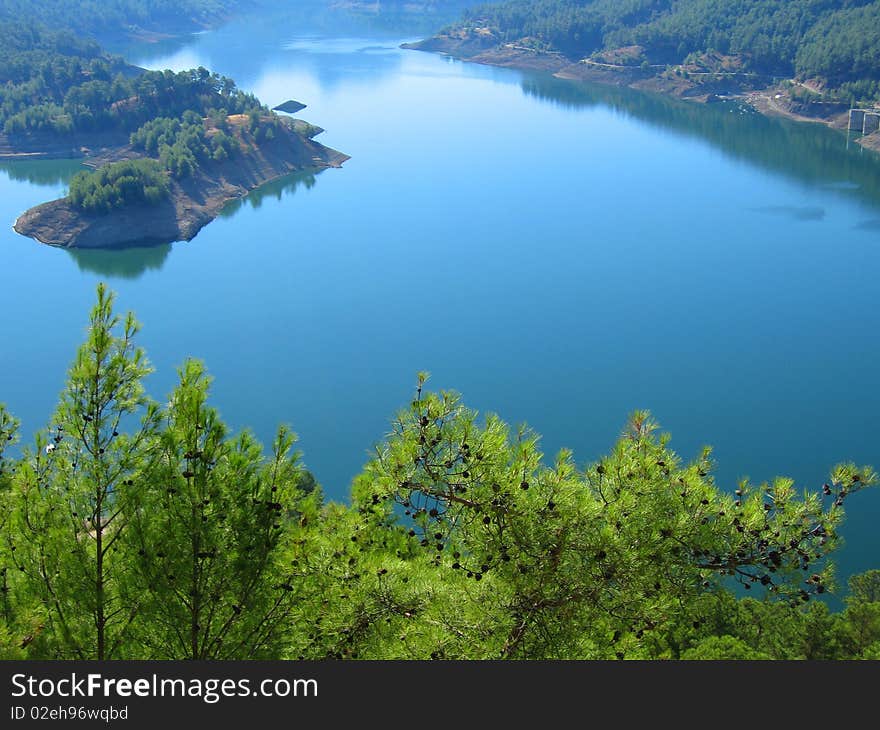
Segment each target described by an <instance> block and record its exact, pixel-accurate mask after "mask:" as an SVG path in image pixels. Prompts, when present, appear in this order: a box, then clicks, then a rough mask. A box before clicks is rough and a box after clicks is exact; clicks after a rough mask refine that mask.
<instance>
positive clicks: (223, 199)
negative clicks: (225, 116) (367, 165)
mask: <svg viewBox="0 0 880 730" xmlns="http://www.w3.org/2000/svg"><path fill="white" fill-rule="evenodd" d="M281 129H282V130H283V132H282V133H280V134H278V135H277V136H276V137H275V138H274V139H273V140H271V141H268V142H265V143H263V144H261V145H259V146H253V147H250V148H248V149H244V150H242V151H241V152H240V153H238V154H236V155H235V156H234V157H233V158H232V159H229V160H226V161H224V162H209V163H207V164H205V165H204V166H202V167H200V168H199V169H198V170H197V171H196V173H195V174H194V175H192V176H191V177H188V178H185V179H183V180H173V179H172V180H171V181H170V184H171V192H170V194H169V196H168V197H167V198H166V199H165V200H163V201H162V202H160V203H159V204H158V205H145V204H144V205H132V206H126V207H123V208H118V209H116V210H113V211H111V212H110V213H107V214H100V215H99V214H88V213H84V212H82V211H80V210H78V209H76V208H74V206H73V205H72V204H71V203H70V201H69V200H68V199H67V198H61V199H59V200H53V201H51V202H48V203H43V204H42V205H38V206H36V207H34V208H31V209H30V210H28V211H27V212H25V213H23V214H22V215H21V216H20V217H19V218H18V220H16V221H15V224H14V226H13V228H14V229H15V231H16V232H17V233H20V234H21V235H23V236H29V237H31V238H34V239H36V240H37V241H40V242H41V243H45V244H48V245H51V246H61V247H65V248H73V247H76V248H123V247H129V246H138V245H141V246H142V245H155V244H160V243H170V242H173V241H189V240H191V239H192V238H194V237H195V235H196V234H197V233H198V232H199V231H200V230H201V229H202V228H203V227H204V226H205V225H207V224H208V223H210V222H211V221H212V220H214V218H216V217H217V216H218V215H219V213H220V211H221V210H222V209H223V208H224V206H225V205H227V204H228V203H229V202H230V201H233V200H236V199H238V198H241V197H244V196H245V195H247V194H248V193H249V192H251V191H252V190H256V189H257V188H259V187H260V186H262V185H265V184H266V183H269V182H272V181H274V180H277V179H279V178H281V177H284V176H286V175H289V174H291V173H293V172H298V171H301V170H307V169H315V170H320V169H325V168H328V167H341V166H342V164H343V163H344V162H345V161H346V160H348V159H349V156H348V155H345V154H343V153H341V152H338V151H337V150H334V149H331V148H329V147H325V146H324V145H322V144H320V143H318V142H315V141H314V140H312V139H309V138H308V137H305V136H302V135H300V134H297V132H296V131H294V128H293V126H292V125H291V126H282V127H281ZM139 156H141V155H139V154H138V153H137V152H136V151H135V150H133V149H132V148H131V147H130V146H127V145H126V146H124V147H121V148H115V149H109V150H107V149H105V150H103V151H102V152H101V153H100V154H98V155H97V156H95V157H92V158H90V159H87V160H86V163H85V164H88V165H90V166H94V167H98V166H101V165H103V164H107V163H110V162H116V161H119V160H124V159H133V158H136V157H139Z"/></svg>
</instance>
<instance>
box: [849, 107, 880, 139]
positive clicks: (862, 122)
mask: <svg viewBox="0 0 880 730" xmlns="http://www.w3.org/2000/svg"><path fill="white" fill-rule="evenodd" d="M878 129H880V109H850V110H849V128H848V131H850V132H852V131H853V130H855V131H857V132H861V133H862V134H871V133H872V132H876V131H877V130H878Z"/></svg>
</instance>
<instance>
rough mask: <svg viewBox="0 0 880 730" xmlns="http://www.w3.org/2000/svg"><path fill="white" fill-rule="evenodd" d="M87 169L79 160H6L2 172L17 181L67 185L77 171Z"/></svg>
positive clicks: (45, 184)
mask: <svg viewBox="0 0 880 730" xmlns="http://www.w3.org/2000/svg"><path fill="white" fill-rule="evenodd" d="M83 169H85V168H84V167H83V165H82V163H81V162H80V161H79V160H4V161H2V162H0V173H2V174H5V175H6V176H7V177H8V178H9V179H10V180H14V181H15V182H28V183H31V184H33V185H43V186H52V187H54V186H56V185H66V184H67V183H69V182H70V178H72V177H73V176H74V175H75V174H76V173H78V172H80V171H81V170H83Z"/></svg>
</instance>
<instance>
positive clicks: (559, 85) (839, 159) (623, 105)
mask: <svg viewBox="0 0 880 730" xmlns="http://www.w3.org/2000/svg"><path fill="white" fill-rule="evenodd" d="M522 90H523V93H525V94H526V95H528V96H531V97H535V98H537V99H541V100H542V101H548V102H552V103H554V104H558V105H561V106H563V107H566V108H572V109H581V108H586V107H592V106H599V105H602V106H607V107H610V108H612V109H614V110H615V111H617V112H619V113H622V114H624V115H627V116H631V117H633V118H635V119H638V120H639V121H644V122H648V123H649V124H651V125H653V126H655V127H659V128H662V129H668V130H671V131H674V132H676V133H678V134H682V135H686V136H689V137H695V138H698V139H702V140H705V141H707V142H710V143H711V144H712V145H714V146H716V147H717V148H719V149H720V150H722V151H723V152H724V153H725V154H727V155H728V156H730V157H732V158H734V159H740V160H743V161H745V162H748V163H750V164H752V165H756V166H758V167H761V168H764V169H766V170H770V171H772V172H774V173H778V174H782V175H785V176H786V177H789V178H793V179H795V180H797V181H799V182H801V183H804V184H807V185H810V186H816V187H823V188H826V189H833V190H835V191H837V192H839V193H840V194H842V195H847V196H852V197H856V198H858V199H861V200H862V201H863V202H865V203H869V204H870V205H872V206H876V207H880V155H877V154H875V153H874V152H871V151H870V150H866V149H863V148H862V147H860V146H859V145H856V144H853V143H850V144H849V145H847V138H846V135H845V134H844V133H841V132H839V131H836V130H833V129H830V128H828V127H826V126H825V125H822V124H804V123H802V122H793V121H790V120H787V119H781V118H776V117H773V118H771V117H766V116H764V115H762V114H759V113H758V112H756V111H755V110H753V109H752V108H751V107H748V106H746V105H744V104H741V103H738V102H732V101H731V102H718V103H714V104H698V103H694V102H688V101H681V100H678V99H673V98H670V97H668V96H662V95H659V94H651V93H645V92H640V91H633V90H632V89H626V88H619V87H612V86H599V85H595V84H588V83H583V82H576V81H569V80H566V79H557V78H554V77H552V76H549V75H547V74H543V75H541V74H534V75H532V74H530V75H528V76H527V77H526V78H525V79H524V80H523V82H522ZM762 212H766V213H770V214H774V215H784V216H788V217H790V218H792V219H796V220H802V221H804V220H818V219H820V218H821V217H822V215H823V213H820V212H819V211H817V210H813V209H810V210H793V209H792V210H782V209H779V208H778V207H777V208H772V209H771V208H768V209H765V210H764V211H762Z"/></svg>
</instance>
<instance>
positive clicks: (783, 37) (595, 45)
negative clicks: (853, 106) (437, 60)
mask: <svg viewBox="0 0 880 730" xmlns="http://www.w3.org/2000/svg"><path fill="white" fill-rule="evenodd" d="M459 28H463V29H467V30H470V31H472V32H479V33H483V34H485V35H487V36H488V37H489V38H491V39H493V40H497V41H498V42H513V41H517V42H525V43H528V44H531V45H532V46H534V47H536V48H541V49H546V50H555V51H559V52H561V53H563V54H565V55H566V56H568V57H569V58H571V59H572V60H576V59H580V58H584V57H589V56H591V55H592V54H595V53H597V52H601V51H608V50H613V49H618V48H628V47H633V46H635V47H638V48H637V51H636V52H635V53H634V54H630V56H629V57H630V58H632V59H635V60H636V61H637V62H639V63H641V62H646V63H649V64H681V63H684V62H685V61H686V60H687V59H688V57H689V56H692V55H693V54H711V53H717V54H723V55H728V54H729V55H734V56H737V57H738V61H739V62H741V64H742V68H744V69H746V70H751V71H755V72H759V73H764V74H768V75H772V76H781V77H792V76H797V77H798V78H801V79H813V78H818V79H822V80H823V81H825V82H827V84H828V85H829V87H831V88H834V89H839V90H840V91H841V93H843V94H855V95H857V96H863V97H864V96H876V95H877V93H878V79H880V2H876V1H869V0H758V1H752V0H536V1H533V0H508V1H507V2H503V3H501V4H497V5H482V6H478V7H476V8H473V9H471V10H469V11H467V12H466V13H465V16H464V20H463V22H462V24H461V25H460V26H459Z"/></svg>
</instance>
